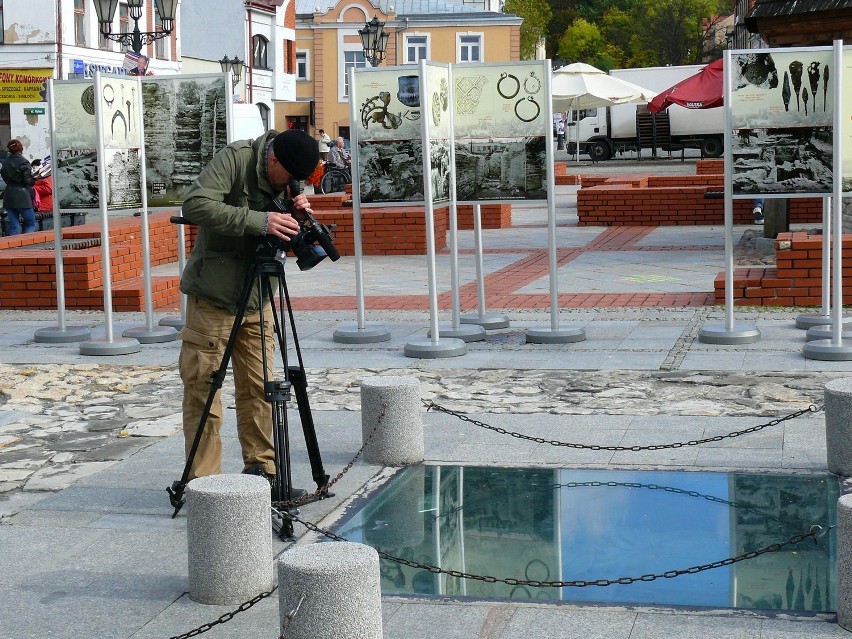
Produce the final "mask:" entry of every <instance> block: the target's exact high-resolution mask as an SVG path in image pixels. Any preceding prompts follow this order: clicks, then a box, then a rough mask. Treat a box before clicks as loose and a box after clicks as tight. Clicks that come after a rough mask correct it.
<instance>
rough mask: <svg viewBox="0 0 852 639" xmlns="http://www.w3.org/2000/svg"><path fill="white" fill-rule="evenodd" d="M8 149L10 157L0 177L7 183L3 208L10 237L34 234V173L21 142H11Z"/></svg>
mask: <svg viewBox="0 0 852 639" xmlns="http://www.w3.org/2000/svg"><path fill="white" fill-rule="evenodd" d="M6 149H7V150H8V151H9V155H8V156H7V157H6V159H5V160H3V168H2V169H0V177H2V178H3V181H4V182H5V183H6V190H5V191H4V192H3V208H5V209H6V214H7V216H8V218H9V235H20V234H21V232H22V228H23V232H24V233H32V232H33V231H35V230H36V219H35V211H34V210H33V201H34V200H35V191H33V183H34V180H33V173H32V169H31V168H30V162H29V160H27V159H26V158H25V157H24V156H23V151H24V146H23V144H21V141H20V140H11V141H10V142H9V143H8V144H7V145H6Z"/></svg>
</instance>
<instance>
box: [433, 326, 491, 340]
mask: <svg viewBox="0 0 852 639" xmlns="http://www.w3.org/2000/svg"><path fill="white" fill-rule="evenodd" d="M426 334H427V335H428V336H429V337H432V331H428V332H427V333H426ZM438 335H439V336H440V337H455V338H458V339H460V340H462V341H464V342H479V341H482V340H484V339H485V329H484V328H483V327H481V326H478V325H476V324H466V325H465V326H459V327H458V328H453V327H452V326H441V327H440V328H439V329H438Z"/></svg>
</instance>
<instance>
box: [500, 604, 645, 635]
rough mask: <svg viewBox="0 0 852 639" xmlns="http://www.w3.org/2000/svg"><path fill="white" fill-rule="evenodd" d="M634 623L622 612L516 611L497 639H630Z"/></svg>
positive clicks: (632, 615)
mask: <svg viewBox="0 0 852 639" xmlns="http://www.w3.org/2000/svg"><path fill="white" fill-rule="evenodd" d="M635 621H636V613H635V612H629V611H623V610H610V609H598V610H587V609H581V608H567V609H566V608H565V607H559V608H546V609H545V608H531V607H519V608H518V610H516V611H515V614H514V615H513V616H512V619H511V620H510V621H509V624H508V626H507V627H506V629H505V630H504V631H503V633H502V634H500V635H499V639H530V637H532V636H535V637H548V638H549V639H575V638H576V637H583V639H630V637H631V629H632V628H633V625H634V623H635Z"/></svg>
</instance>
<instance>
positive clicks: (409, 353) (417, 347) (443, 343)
mask: <svg viewBox="0 0 852 639" xmlns="http://www.w3.org/2000/svg"><path fill="white" fill-rule="evenodd" d="M404 353H405V356H406V357H419V358H421V359H434V358H438V357H458V356H460V355H464V354H465V353H467V346H466V345H465V343H464V342H463V341H462V340H460V339H440V336H439V339H438V343H437V344H434V343H433V342H432V340H431V339H421V340H415V341H413V342H408V344H406V345H405V350H404Z"/></svg>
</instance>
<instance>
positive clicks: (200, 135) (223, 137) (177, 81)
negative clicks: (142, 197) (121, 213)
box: [142, 73, 228, 207]
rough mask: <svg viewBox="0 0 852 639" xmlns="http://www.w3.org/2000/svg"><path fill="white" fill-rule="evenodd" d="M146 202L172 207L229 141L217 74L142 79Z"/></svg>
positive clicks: (224, 102) (221, 83)
mask: <svg viewBox="0 0 852 639" xmlns="http://www.w3.org/2000/svg"><path fill="white" fill-rule="evenodd" d="M142 105H143V111H142V112H143V114H144V122H145V179H146V182H147V185H146V186H147V189H148V206H149V207H173V206H175V205H180V204H181V203H182V202H183V199H184V194H185V192H186V191H187V189H189V187H190V186H191V185H192V183H193V182H194V181H195V178H196V177H198V174H199V173H201V170H202V169H203V168H204V167H205V166H206V165H207V163H208V162H209V161H210V160H211V159H212V158H213V155H214V154H215V153H216V152H217V151H218V150H219V149H221V148H223V147H224V146H225V145H226V144H227V141H228V132H227V117H226V109H227V92H226V89H225V79H224V77H223V76H222V75H221V74H218V73H217V74H205V75H182V76H176V77H175V76H172V77H156V76H146V77H144V78H143V79H142Z"/></svg>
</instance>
